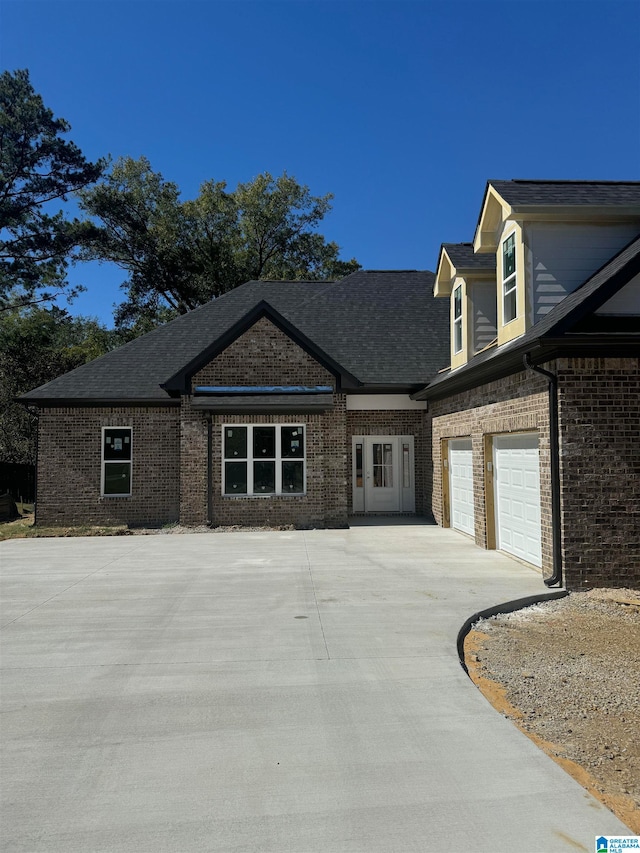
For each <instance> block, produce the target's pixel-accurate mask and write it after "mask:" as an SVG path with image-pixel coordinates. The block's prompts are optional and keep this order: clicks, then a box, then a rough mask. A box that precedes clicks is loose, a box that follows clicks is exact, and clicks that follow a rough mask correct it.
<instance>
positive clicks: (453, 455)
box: [449, 439, 475, 536]
mask: <svg viewBox="0 0 640 853" xmlns="http://www.w3.org/2000/svg"><path fill="white" fill-rule="evenodd" d="M449 472H450V473H449V477H450V484H449V494H450V503H451V507H450V517H451V526H452V527H453V528H455V529H456V530H461V531H462V532H463V533H468V534H469V535H471V536H473V534H474V526H475V515H474V506H473V456H472V451H471V439H458V440H453V441H450V442H449Z"/></svg>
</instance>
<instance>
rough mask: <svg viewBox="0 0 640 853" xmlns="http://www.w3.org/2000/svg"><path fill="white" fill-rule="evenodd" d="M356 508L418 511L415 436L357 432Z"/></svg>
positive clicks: (355, 440) (373, 510)
mask: <svg viewBox="0 0 640 853" xmlns="http://www.w3.org/2000/svg"><path fill="white" fill-rule="evenodd" d="M353 511H354V512H382V513H387V512H415V484H414V458H413V436H410V435H364V436H354V438H353Z"/></svg>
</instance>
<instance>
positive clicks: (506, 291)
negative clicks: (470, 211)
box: [502, 234, 517, 325]
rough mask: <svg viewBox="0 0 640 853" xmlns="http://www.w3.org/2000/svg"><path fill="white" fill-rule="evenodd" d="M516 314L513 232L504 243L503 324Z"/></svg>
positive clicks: (514, 239) (514, 243)
mask: <svg viewBox="0 0 640 853" xmlns="http://www.w3.org/2000/svg"><path fill="white" fill-rule="evenodd" d="M516 315H517V304H516V238H515V235H514V234H511V236H509V237H507V239H506V240H505V241H504V243H503V244H502V324H503V325H506V324H507V323H510V322H511V320H515V318H516Z"/></svg>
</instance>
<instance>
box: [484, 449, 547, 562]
mask: <svg viewBox="0 0 640 853" xmlns="http://www.w3.org/2000/svg"><path fill="white" fill-rule="evenodd" d="M493 465H494V471H495V475H494V477H495V479H494V489H495V495H494V498H495V511H496V534H497V537H496V538H497V543H496V544H497V547H498V548H500V549H501V550H502V551H508V552H509V553H510V554H513V555H514V556H515V557H520V558H521V559H522V560H526V561H527V562H528V563H533V565H534V566H541V565H542V550H541V535H540V460H539V455H538V435H537V433H523V434H522V435H499V436H495V437H494V439H493Z"/></svg>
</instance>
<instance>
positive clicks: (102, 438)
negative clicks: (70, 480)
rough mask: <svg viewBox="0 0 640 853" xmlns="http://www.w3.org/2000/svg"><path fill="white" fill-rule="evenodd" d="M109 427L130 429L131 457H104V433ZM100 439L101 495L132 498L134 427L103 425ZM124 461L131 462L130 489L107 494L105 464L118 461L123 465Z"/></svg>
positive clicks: (117, 462) (104, 496)
mask: <svg viewBox="0 0 640 853" xmlns="http://www.w3.org/2000/svg"><path fill="white" fill-rule="evenodd" d="M108 429H126V430H129V436H130V438H129V446H130V447H131V459H128V460H127V459H125V460H121V459H105V458H104V434H105V432H106V431H107V430H108ZM100 439H101V444H100V460H101V464H100V495H101V496H102V497H103V498H130V497H131V495H132V494H133V427H130V426H114V425H111V426H103V427H102V435H101V437H100ZM123 461H124V462H128V463H129V468H130V470H129V491H128V492H122V493H120V494H117V495H114V494H108V495H105V493H104V480H105V477H104V474H105V466H106V465H112V464H114V463H116V464H118V465H122V462H123Z"/></svg>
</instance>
